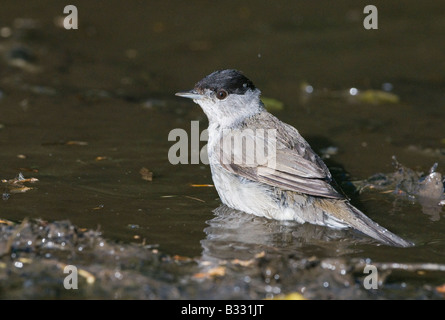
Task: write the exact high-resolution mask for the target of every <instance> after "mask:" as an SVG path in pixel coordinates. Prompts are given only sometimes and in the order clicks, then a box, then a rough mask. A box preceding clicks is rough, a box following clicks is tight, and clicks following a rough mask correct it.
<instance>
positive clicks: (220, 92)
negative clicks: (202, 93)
mask: <svg viewBox="0 0 445 320" xmlns="http://www.w3.org/2000/svg"><path fill="white" fill-rule="evenodd" d="M228 95H229V94H228V93H227V91H226V90H224V89H219V90H218V91H217V92H216V97H217V98H218V99H219V100H224V99H225V98H227V96H228Z"/></svg>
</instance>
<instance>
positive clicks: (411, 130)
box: [0, 1, 445, 299]
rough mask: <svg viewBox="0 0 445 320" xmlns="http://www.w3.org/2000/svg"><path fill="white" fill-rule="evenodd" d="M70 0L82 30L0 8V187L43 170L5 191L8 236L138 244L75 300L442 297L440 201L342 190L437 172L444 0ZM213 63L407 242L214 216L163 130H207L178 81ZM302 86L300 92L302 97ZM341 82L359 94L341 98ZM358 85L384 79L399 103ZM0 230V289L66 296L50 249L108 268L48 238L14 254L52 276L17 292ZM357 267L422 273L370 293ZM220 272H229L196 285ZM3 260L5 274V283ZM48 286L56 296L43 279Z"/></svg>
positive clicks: (1, 208) (208, 198) (206, 174)
mask: <svg viewBox="0 0 445 320" xmlns="http://www.w3.org/2000/svg"><path fill="white" fill-rule="evenodd" d="M72 4H74V5H76V6H77V8H78V10H79V29H78V30H65V29H64V28H63V27H62V26H61V21H63V17H64V16H63V6H62V5H60V4H56V2H54V1H46V2H39V4H37V3H36V4H33V5H29V4H26V5H25V4H22V3H20V2H16V1H6V2H2V4H1V5H0V7H2V8H1V9H2V10H0V58H1V59H0V148H1V149H0V150H1V152H0V179H2V180H9V179H14V178H15V177H17V176H18V174H19V173H20V172H22V174H23V176H24V177H25V178H31V177H34V178H36V179H38V181H37V182H25V183H24V187H32V189H31V190H28V191H26V190H25V189H18V190H16V192H17V193H13V192H12V190H11V189H13V187H11V185H7V184H6V183H4V182H3V183H2V184H3V185H2V188H3V190H2V193H3V198H4V200H2V201H1V202H0V219H5V221H6V220H8V221H12V222H14V223H16V225H15V227H14V228H18V226H20V223H21V222H22V221H23V220H24V219H25V218H27V219H30V220H29V221H30V222H29V223H30V225H31V226H34V225H35V224H37V225H38V222H35V220H34V219H41V220H43V221H46V222H45V223H48V224H49V225H52V223H54V222H60V221H66V220H69V221H70V222H69V223H68V222H66V224H67V225H68V226H73V227H76V228H78V229H80V230H84V229H86V230H90V231H91V230H99V231H100V233H101V234H100V237H101V240H103V241H105V243H107V245H108V246H110V247H111V248H113V250H114V251H116V250H115V249H116V248H124V249H122V250H123V251H125V252H129V253H128V255H125V254H123V256H122V257H121V258H122V259H123V260H124V261H127V259H128V260H131V259H130V256H132V255H133V256H136V257H138V259H139V261H140V264H141V265H143V266H142V267H141V265H139V267H136V266H135V265H134V264H133V260H131V263H128V266H127V265H125V266H126V267H125V268H127V269H126V271H128V273H127V274H126V277H125V280H126V281H127V282H122V281H121V282H119V281H117V283H120V285H119V284H116V285H115V286H113V287H109V286H106V285H103V284H100V283H99V281H97V282H96V283H95V285H94V286H96V287H94V289H91V290H90V289H88V290H82V291H79V293H78V295H77V297H81V298H82V297H84V298H88V297H105V298H114V297H130V298H178V297H181V298H192V299H193V298H232V297H236V298H264V297H266V296H267V297H270V296H274V295H277V294H279V293H289V292H293V291H297V292H300V293H303V294H304V295H306V296H307V297H308V298H338V299H342V298H354V297H357V298H442V297H443V296H442V295H441V293H440V292H439V291H440V290H439V291H438V290H437V289H436V287H438V286H440V285H442V284H443V283H444V280H443V279H444V278H443V276H444V274H443V271H440V270H438V271H437V270H436V271H425V270H423V269H422V268H424V267H425V266H424V265H419V264H424V263H431V264H434V265H435V266H437V269H440V268H441V267H440V266H441V265H442V264H445V257H444V254H443V252H444V248H445V236H444V232H443V230H445V229H444V228H445V222H444V214H443V213H444V211H443V207H439V206H436V207H435V208H434V210H435V211H434V215H431V214H426V213H425V208H424V207H423V206H422V203H420V202H419V201H417V199H411V198H406V197H403V196H400V195H397V194H394V193H392V192H379V190H375V189H374V190H369V189H367V190H364V191H363V192H361V193H358V192H356V191H355V189H354V188H353V187H352V185H351V182H352V181H357V180H364V179H367V178H369V177H371V176H373V175H375V174H378V173H383V174H391V173H393V172H394V170H395V168H394V167H393V166H392V156H393V155H395V156H396V157H397V159H398V161H400V163H402V164H403V165H405V166H406V167H408V168H411V169H413V170H415V171H416V172H424V173H425V174H427V173H428V172H429V169H430V168H431V166H432V165H433V164H434V163H436V162H437V163H438V167H437V171H438V172H441V173H444V172H445V169H444V168H445V152H444V149H445V141H444V139H445V131H444V127H443V123H444V117H445V108H444V105H445V96H444V94H443V92H444V89H445V78H444V74H445V64H444V62H443V61H445V59H444V54H443V52H445V47H444V46H445V44H444V42H443V37H444V35H445V34H444V31H443V30H445V29H444V27H445V16H444V15H445V14H444V13H443V12H444V10H443V9H444V5H442V4H441V3H440V2H437V1H427V2H423V3H422V6H419V5H418V4H417V2H414V1H404V2H403V3H402V2H401V1H392V2H391V3H390V4H389V3H386V2H383V1H377V2H375V3H374V4H375V5H376V6H377V8H378V10H379V16H378V17H379V29H378V30H365V29H364V28H363V23H362V21H363V18H364V15H363V13H362V12H363V8H364V6H365V5H366V4H367V3H365V2H360V1H359V2H357V1H345V2H342V4H340V5H337V4H336V5H335V6H334V5H333V4H332V3H331V2H328V1H319V2H317V3H311V5H308V4H306V3H295V2H288V3H282V4H280V5H274V4H272V3H271V4H265V3H263V4H260V3H257V2H250V1H245V2H243V3H242V4H240V3H239V2H235V1H233V2H228V3H226V4H225V5H224V6H223V5H221V4H217V3H214V4H211V5H209V4H208V3H207V2H197V3H195V4H193V5H192V4H185V3H176V4H174V5H173V4H168V3H163V4H151V3H148V2H140V1H129V2H128V1H127V2H125V4H124V3H123V2H121V1H108V2H107V5H106V6H105V5H104V4H102V3H99V2H98V3H90V2H87V1H74V2H73V3H72ZM220 68H237V69H240V70H242V71H244V72H245V74H246V75H247V76H248V77H249V78H251V79H252V80H253V81H254V83H255V84H256V86H257V87H259V88H260V89H261V90H262V92H263V95H264V96H265V97H268V98H273V99H276V100H278V101H281V102H283V105H284V107H283V108H282V109H281V110H276V109H274V110H272V112H273V113H274V114H275V115H276V116H277V117H279V118H280V119H282V120H285V121H286V122H288V123H290V124H292V125H294V126H295V127H297V128H298V129H299V131H300V132H301V133H302V135H303V136H304V137H305V138H306V139H307V140H308V141H309V142H310V144H311V145H312V147H313V149H314V150H316V151H317V152H320V153H321V151H322V150H323V149H324V148H328V147H335V148H334V149H332V150H335V152H333V153H334V154H332V155H330V156H329V158H327V159H326V163H327V164H328V166H329V168H330V169H331V171H332V172H333V174H334V176H335V177H336V179H337V181H339V183H340V184H341V185H342V186H343V187H344V189H345V190H346V192H347V193H348V196H349V197H351V198H352V202H353V203H354V205H356V206H357V207H359V208H360V209H361V210H363V211H364V212H366V214H367V215H369V216H370V217H371V218H372V219H374V220H375V221H377V222H378V223H379V224H381V225H383V226H385V227H387V228H388V229H389V230H391V231H393V232H395V233H396V234H398V235H400V236H402V237H404V238H406V239H409V240H411V241H413V242H415V243H416V247H414V248H410V249H398V248H389V247H385V246H379V245H377V244H376V243H375V242H373V241H371V240H369V239H365V238H363V237H361V236H360V235H357V234H355V233H353V232H350V231H341V232H340V231H330V230H326V229H324V228H319V227H314V226H306V225H303V226H301V225H298V224H295V223H291V222H289V223H283V222H276V221H269V220H265V219H260V218H256V217H252V216H247V215H244V214H241V213H239V212H233V211H230V210H227V209H224V208H222V209H221V208H220V209H217V208H218V207H219V206H220V201H219V200H218V195H217V193H216V191H215V190H214V189H213V188H212V187H205V186H200V187H197V186H193V185H207V184H212V180H211V175H210V170H209V168H208V166H206V165H204V164H188V165H172V164H170V163H169V161H168V150H169V148H170V147H171V146H172V145H173V144H174V142H173V141H168V139H167V137H168V134H169V132H170V131H171V130H172V129H175V128H182V129H185V130H186V131H187V132H189V133H190V130H191V129H190V126H191V121H194V120H199V121H200V130H203V129H205V128H206V125H207V121H206V119H205V116H204V114H203V113H202V111H201V110H200V109H199V107H198V106H197V105H195V104H193V103H192V102H191V101H184V100H182V99H180V98H177V97H175V96H174V93H175V92H177V91H181V90H184V89H191V88H192V87H193V85H194V83H195V82H196V81H198V80H199V79H201V78H202V77H203V76H205V75H206V74H208V73H210V72H211V71H214V70H216V69H220ZM388 84H390V85H388ZM308 85H310V86H312V88H313V89H314V90H313V92H312V93H307V92H305V91H304V89H305V88H307V86H308ZM350 88H357V89H358V90H360V92H361V93H365V92H368V93H370V94H371V96H363V95H362V96H351V95H350V94H349V92H350ZM371 89H372V90H379V92H382V91H383V90H384V89H387V90H388V89H390V94H392V95H393V96H391V97H392V98H393V97H394V96H395V97H397V98H398V100H399V101H398V102H397V101H395V100H394V99H392V98H391V99H389V100H388V97H386V96H381V95H379V94H377V93H375V91H374V93H372V91H366V90H371ZM204 145H205V142H201V143H200V147H203V146H204ZM142 168H148V169H149V170H150V171H152V172H153V179H152V181H147V180H144V179H143V178H142V175H141V174H140V170H141V169H142ZM386 191H388V190H386ZM390 191H391V190H390ZM215 209H217V211H216V213H215V212H213V211H214V210H215ZM428 212H431V211H428V210H427V213H428ZM432 217H433V218H432ZM5 223H6V222H5ZM5 223H3V224H5ZM0 225H1V224H0ZM10 228H13V227H12V226H11V227H10ZM30 228H31V229H32V228H33V227H30ZM35 228H37V227H35ZM31 229H30V230H31ZM3 232H4V233H3V234H2V235H3V236H4V238H3V240H4V242H3V244H4V245H5V246H6V247H5V248H7V249H8V250H6V249H5V251H3V252H2V251H1V250H0V253H1V254H3V256H2V257H1V259H2V260H0V281H1V282H0V287H3V288H4V290H1V289H0V296H1V297H2V298H8V297H13V298H46V297H49V298H57V297H64V295H69V294H72V293H68V292H67V290H63V289H62V288H63V287H62V284H61V283H62V281H63V276H62V275H60V274H58V273H56V274H54V273H52V272H49V271H47V269H46V266H47V263H48V261H49V260H51V259H53V260H51V261H53V262H54V261H55V263H56V262H61V263H65V264H68V262H69V263H71V264H79V265H81V266H82V268H84V269H86V270H88V271H89V272H91V273H92V274H94V275H95V277H97V278H98V279H101V278H100V277H101V273H100V270H101V268H102V269H103V270H108V269H110V270H114V269H115V268H117V267H118V266H116V264H115V262H113V259H112V258H98V259H97V261H95V259H94V258H92V256H93V257H94V255H95V252H96V253H97V256H98V257H102V256H101V251H100V250H101V249H100V247H97V246H94V245H92V246H91V247H90V248H89V250H91V252H89V251H88V254H86V255H85V256H83V255H81V254H80V255H79V254H73V253H72V252H70V254H68V257H67V256H66V255H65V253H64V252H65V251H63V250H62V251H60V248H55V249H53V250H55V251H54V252H55V253H53V256H52V258H48V257H46V256H45V251H44V250H43V249H42V246H41V245H36V247H33V246H32V247H31V248H29V249H26V250H23V252H24V253H20V254H19V256H15V257H14V258H15V259H19V257H21V258H23V257H25V258H28V259H30V260H29V261H32V263H30V264H31V265H33V266H35V268H34V270H35V271H34V273H33V275H32V276H30V277H31V278H32V279H40V278H44V279H46V281H43V282H39V281H33V282H32V283H33V284H32V286H33V288H34V290H32V291H31V292H29V291H28V293H25V290H24V287H25V286H27V285H29V283H27V282H26V281H25V280H26V274H27V273H26V272H23V273H21V272H22V271H21V270H23V269H20V268H17V267H16V266H15V265H14V263H12V264H9V260H8V259H10V258H9V257H10V255H11V253H13V252H14V250H12V248H15V247H14V246H12V247H11V242H8V241H9V240H8V239H11V234H9V233H6V231H4V230H3ZM30 232H31V234H33V232H37V231H30ZM22 236H23V235H22ZM35 236H36V237H37V238H38V239H41V238H45V236H42V235H39V236H38V235H35ZM13 237H18V238H19V239H20V237H21V235H13ZM94 237H99V236H97V235H94ZM25 239H27V238H25ZM65 240H66V239H65ZM66 241H68V240H66ZM7 243H9V244H8V245H6V244H7ZM78 245H79V244H78V243H74V244H73V248H78ZM16 247H17V248H18V249H17V252H22V251H21V250H22V249H19V248H20V246H19V245H17V246H16ZM154 248H155V249H154ZM0 249H1V246H0ZM42 250H43V251H42ZM45 250H46V249H45ZM126 250H127V251H126ZM153 250H155V253H153ZM74 252H76V250H74ZM107 254H108V251H107ZM152 254H153V255H154V257H153V256H152ZM159 255H162V259H164V260H162V259H161V258H160V256H159ZM111 256H112V255H111ZM107 257H108V256H107ZM166 257H167V258H166ZM174 257H176V258H174ZM178 257H188V258H190V260H188V259H185V258H184V259H185V260H181V259H180V258H178ZM76 259H77V260H76ZM107 259H110V261H109V260H107ZM165 259H167V260H165ZM178 259H179V260H178ZM236 259H238V260H236ZM329 259H334V260H329ZM6 260H8V261H7V263H6ZM65 260H69V261H66V262H64V261H65ZM239 260H242V261H250V262H249V263H248V264H246V263H241V264H239V263H238V262H239ZM1 261H3V263H6V264H1V263H2V262H1ZM156 261H157V262H156ZM159 261H163V263H160V262H159ZM234 261H235V262H234ZM329 261H331V262H329ZM332 261H334V262H332ZM363 261H365V262H372V263H374V264H376V265H378V264H379V263H406V264H410V265H415V266H416V267H415V268H414V267H412V268H411V269H410V270H409V271H405V272H404V273H403V272H402V273H400V271H397V269H398V268H395V267H394V266H393V265H392V267H391V268H389V269H391V270H393V271H392V272H390V276H389V277H387V278H386V279H385V282H384V283H382V284H381V285H380V290H376V291H373V292H370V291H369V290H366V289H364V288H363V286H362V285H361V284H362V277H363V272H360V268H362V266H363ZM51 263H52V262H51ZM329 263H332V264H333V265H336V266H337V268H334V269H332V268H331V267H329V266H327V264H329ZM178 265H179V266H178ZM340 265H342V266H343V267H340ZM119 267H121V266H119ZM219 267H222V268H223V270H225V273H224V274H223V275H221V274H219V275H215V274H213V273H211V275H210V276H208V277H207V276H205V277H204V280H202V279H201V280H199V281H202V282H199V281H198V282H199V283H197V282H196V279H195V278H193V275H196V274H198V275H199V274H200V273H201V274H202V273H204V274H205V272H208V270H215V268H219ZM379 268H380V269H379V270H382V271H381V273H385V274H386V273H388V271H383V270H384V269H385V267H384V266H382V265H379ZM413 268H414V269H415V270H414V269H413ZM416 268H417V269H416ZM56 269H57V268H56ZM59 269H60V268H59ZM59 269H57V270H59ZM8 270H9V271H10V270H14V272H16V274H18V278H14V279H12V278H10V277H7V276H6V274H8ZM184 270H185V271H184ZM216 270H218V269H216ZM219 270H221V269H219ZM335 270H337V271H335ZM338 270H347V272H343V273H341V272H340V274H339V273H338ZM357 270H359V271H357ZM394 270H395V271H394ZM413 270H414V271H413ZM276 275H278V276H276ZM245 277H248V278H245ZM117 278H118V279H119V278H120V277H117ZM198 278H199V276H198ZM215 278H218V279H219V282H218V285H216V284H215V281H214V280H215ZM17 279H19V280H17ZM165 279H169V280H165ZM278 279H280V280H278ZM283 279H286V281H283ZM52 280H54V281H55V283H56V285H55V286H54V288H58V287H57V286H60V288H59V289H54V290H52V289H51V290H49V289H48V290H39V289H42V288H43V289H44V288H46V287H47V286H49V283H53V281H52ZM138 281H142V282H143V283H145V284H146V285H147V286H148V287H150V283H152V282H153V281H154V282H156V285H153V286H152V288H157V289H156V290H155V289H153V291H147V290H145V289H140V290H136V289H134V288H135V286H136V284H137V283H138ZM326 283H328V285H326ZM351 283H354V285H351ZM21 286H23V287H21ZM8 288H16V289H14V290H15V291H14V292H13V293H12V291H11V292H10V291H8V290H7V289H8ZM17 288H18V289H17ZM48 288H49V287H48ZM51 288H53V287H51ZM116 288H120V290H119V294H118V295H113V292H115V290H116ZM234 288H238V289H234ZM166 292H167V293H166Z"/></svg>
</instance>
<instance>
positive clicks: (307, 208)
mask: <svg viewBox="0 0 445 320" xmlns="http://www.w3.org/2000/svg"><path fill="white" fill-rule="evenodd" d="M260 94H261V91H260V90H259V89H257V88H256V87H255V86H254V84H253V83H252V81H250V80H249V79H248V78H246V77H245V76H244V75H243V74H242V73H240V72H239V71H237V70H233V69H229V70H221V71H215V72H213V73H211V74H210V75H208V76H206V77H204V78H203V79H202V80H200V81H199V82H198V83H196V85H195V87H194V89H192V90H190V91H186V92H178V93H176V95H177V96H180V97H185V98H190V99H193V101H194V102H195V103H197V104H199V105H200V106H201V108H202V110H203V111H204V113H205V114H206V115H207V117H208V119H209V128H208V135H209V137H208V144H207V148H208V149H207V152H208V157H209V164H210V168H211V171H212V178H213V182H214V185H215V187H216V190H217V192H218V194H219V196H220V198H221V201H222V202H223V203H224V204H225V205H227V206H228V207H231V208H233V209H237V210H241V211H244V212H247V213H250V214H254V215H257V216H261V217H266V218H270V219H277V220H295V221H297V222H300V223H305V222H308V223H312V224H316V225H322V226H327V227H331V228H335V229H344V228H353V229H356V230H358V231H360V232H362V233H364V234H366V235H368V236H370V237H372V238H374V239H376V240H378V241H380V242H381V243H383V244H386V245H391V246H398V247H409V246H412V243H410V242H408V241H405V240H404V239H402V238H400V237H399V236H397V235H395V234H393V233H391V232H390V231H388V230H387V229H385V228H383V227H382V226H380V225H378V224H377V223H376V222H374V221H372V220H371V219H370V218H368V217H367V216H366V215H365V214H363V213H362V212H361V211H360V210H358V209H357V208H355V207H354V206H353V205H352V204H350V202H349V200H348V199H347V197H346V196H345V195H344V194H343V193H342V191H341V190H340V188H339V187H338V185H337V184H336V183H335V181H334V180H333V178H332V175H331V173H330V172H329V169H328V168H327V166H326V165H325V163H324V162H323V161H322V160H321V158H320V157H319V156H318V155H317V154H316V153H315V152H314V151H313V150H312V149H311V147H310V146H309V144H308V143H307V142H306V140H305V139H304V138H303V137H302V136H301V135H300V133H299V132H298V130H297V129H295V128H294V127H292V126H290V125H288V124H286V123H284V122H282V121H280V120H279V119H277V118H276V117H275V116H273V115H272V114H270V113H269V112H267V111H266V109H265V107H264V104H263V103H262V102H261V100H260ZM266 151H267V152H266Z"/></svg>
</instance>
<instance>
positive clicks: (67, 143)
mask: <svg viewBox="0 0 445 320" xmlns="http://www.w3.org/2000/svg"><path fill="white" fill-rule="evenodd" d="M63 144H65V145H67V146H87V145H88V142H86V141H75V140H72V141H71V140H70V141H67V142H65V143H63Z"/></svg>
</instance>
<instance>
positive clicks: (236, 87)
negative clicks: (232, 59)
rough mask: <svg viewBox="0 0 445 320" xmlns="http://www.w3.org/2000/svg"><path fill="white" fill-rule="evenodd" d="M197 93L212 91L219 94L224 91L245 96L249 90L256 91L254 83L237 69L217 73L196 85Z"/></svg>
mask: <svg viewBox="0 0 445 320" xmlns="http://www.w3.org/2000/svg"><path fill="white" fill-rule="evenodd" d="M195 89H196V90H197V91H204V90H205V89H210V90H212V91H215V92H217V91H218V90H220V89H224V90H226V91H227V93H235V94H244V93H245V92H246V91H247V90H249V89H250V90H255V86H254V84H253V82H252V81H250V80H249V79H248V78H246V77H245V76H244V75H243V74H242V73H241V72H239V71H238V70H235V69H227V70H219V71H215V72H213V73H211V74H209V75H208V76H206V77H204V78H203V79H202V80H200V81H199V82H197V83H196V85H195Z"/></svg>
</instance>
